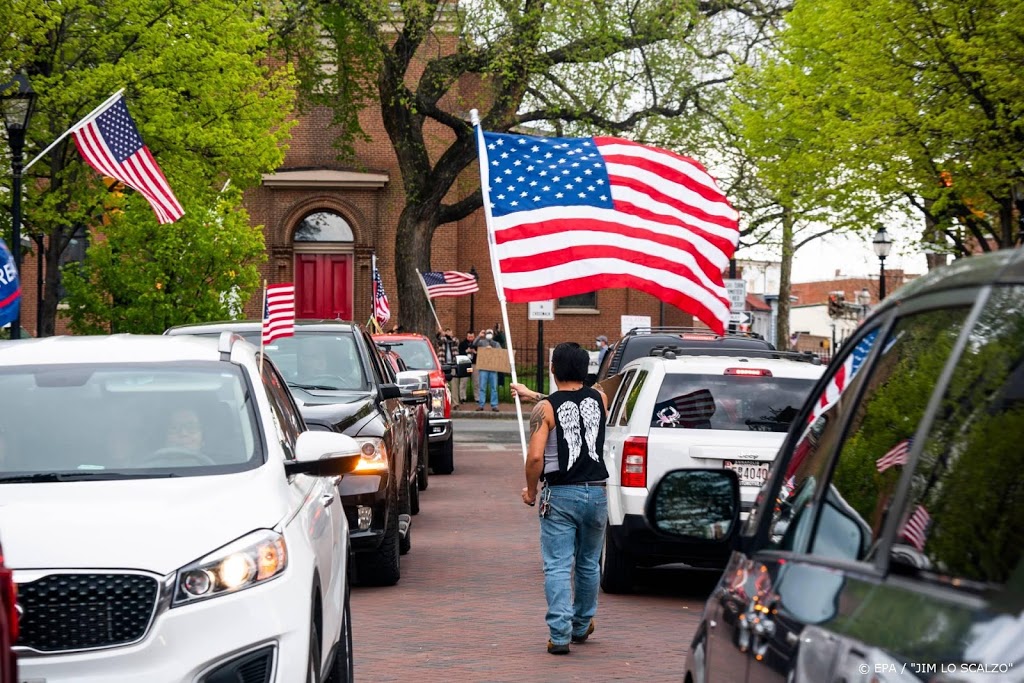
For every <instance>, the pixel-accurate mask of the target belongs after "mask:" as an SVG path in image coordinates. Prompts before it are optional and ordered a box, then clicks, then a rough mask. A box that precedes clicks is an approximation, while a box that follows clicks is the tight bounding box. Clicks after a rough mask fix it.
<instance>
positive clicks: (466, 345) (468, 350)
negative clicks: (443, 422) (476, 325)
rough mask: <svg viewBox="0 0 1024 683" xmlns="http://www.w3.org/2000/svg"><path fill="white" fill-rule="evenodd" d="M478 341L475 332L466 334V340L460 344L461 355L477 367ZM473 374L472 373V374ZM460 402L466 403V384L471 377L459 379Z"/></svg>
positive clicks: (471, 331)
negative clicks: (476, 345) (475, 345)
mask: <svg viewBox="0 0 1024 683" xmlns="http://www.w3.org/2000/svg"><path fill="white" fill-rule="evenodd" d="M475 341H476V335H475V334H474V333H473V330H470V331H469V332H467V333H466V338H465V339H463V340H462V341H460V342H459V355H460V356H469V360H470V362H471V363H472V364H473V365H476V348H475V347H474V346H473V342H475ZM470 374H472V373H470ZM458 380H459V402H460V403H465V402H466V383H467V382H469V377H459V378H458Z"/></svg>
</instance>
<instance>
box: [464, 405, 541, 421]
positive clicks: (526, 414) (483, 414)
mask: <svg viewBox="0 0 1024 683" xmlns="http://www.w3.org/2000/svg"><path fill="white" fill-rule="evenodd" d="M524 408H525V406H524ZM529 418H530V411H528V410H525V409H524V410H523V419H524V420H528V419H529ZM452 419H453V420H515V419H516V411H515V410H499V411H498V412H497V413H495V412H494V411H492V410H489V409H485V410H482V411H479V412H478V411H477V409H476V408H473V409H472V410H453V411H452Z"/></svg>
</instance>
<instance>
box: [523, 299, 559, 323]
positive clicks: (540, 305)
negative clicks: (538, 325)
mask: <svg viewBox="0 0 1024 683" xmlns="http://www.w3.org/2000/svg"><path fill="white" fill-rule="evenodd" d="M526 317H527V319H528V320H554V319H555V300H554V299H548V300H547V301H531V302H530V304H529V308H528V310H527V313H526Z"/></svg>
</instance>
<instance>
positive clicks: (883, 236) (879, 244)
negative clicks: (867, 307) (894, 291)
mask: <svg viewBox="0 0 1024 683" xmlns="http://www.w3.org/2000/svg"><path fill="white" fill-rule="evenodd" d="M871 246H873V247H874V248H875V255H876V256H878V264H879V273H878V300H879V301H881V300H882V299H884V298H885V257H886V256H888V255H889V250H890V249H892V240H891V239H889V233H888V232H886V231H885V228H884V227H881V228H879V229H878V232H876V233H875V239H874V240H872V242H871Z"/></svg>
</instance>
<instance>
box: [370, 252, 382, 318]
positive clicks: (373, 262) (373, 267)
mask: <svg viewBox="0 0 1024 683" xmlns="http://www.w3.org/2000/svg"><path fill="white" fill-rule="evenodd" d="M370 317H371V318H373V319H374V320H375V321H376V323H377V327H380V321H379V320H377V252H373V256H371V257H370Z"/></svg>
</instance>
